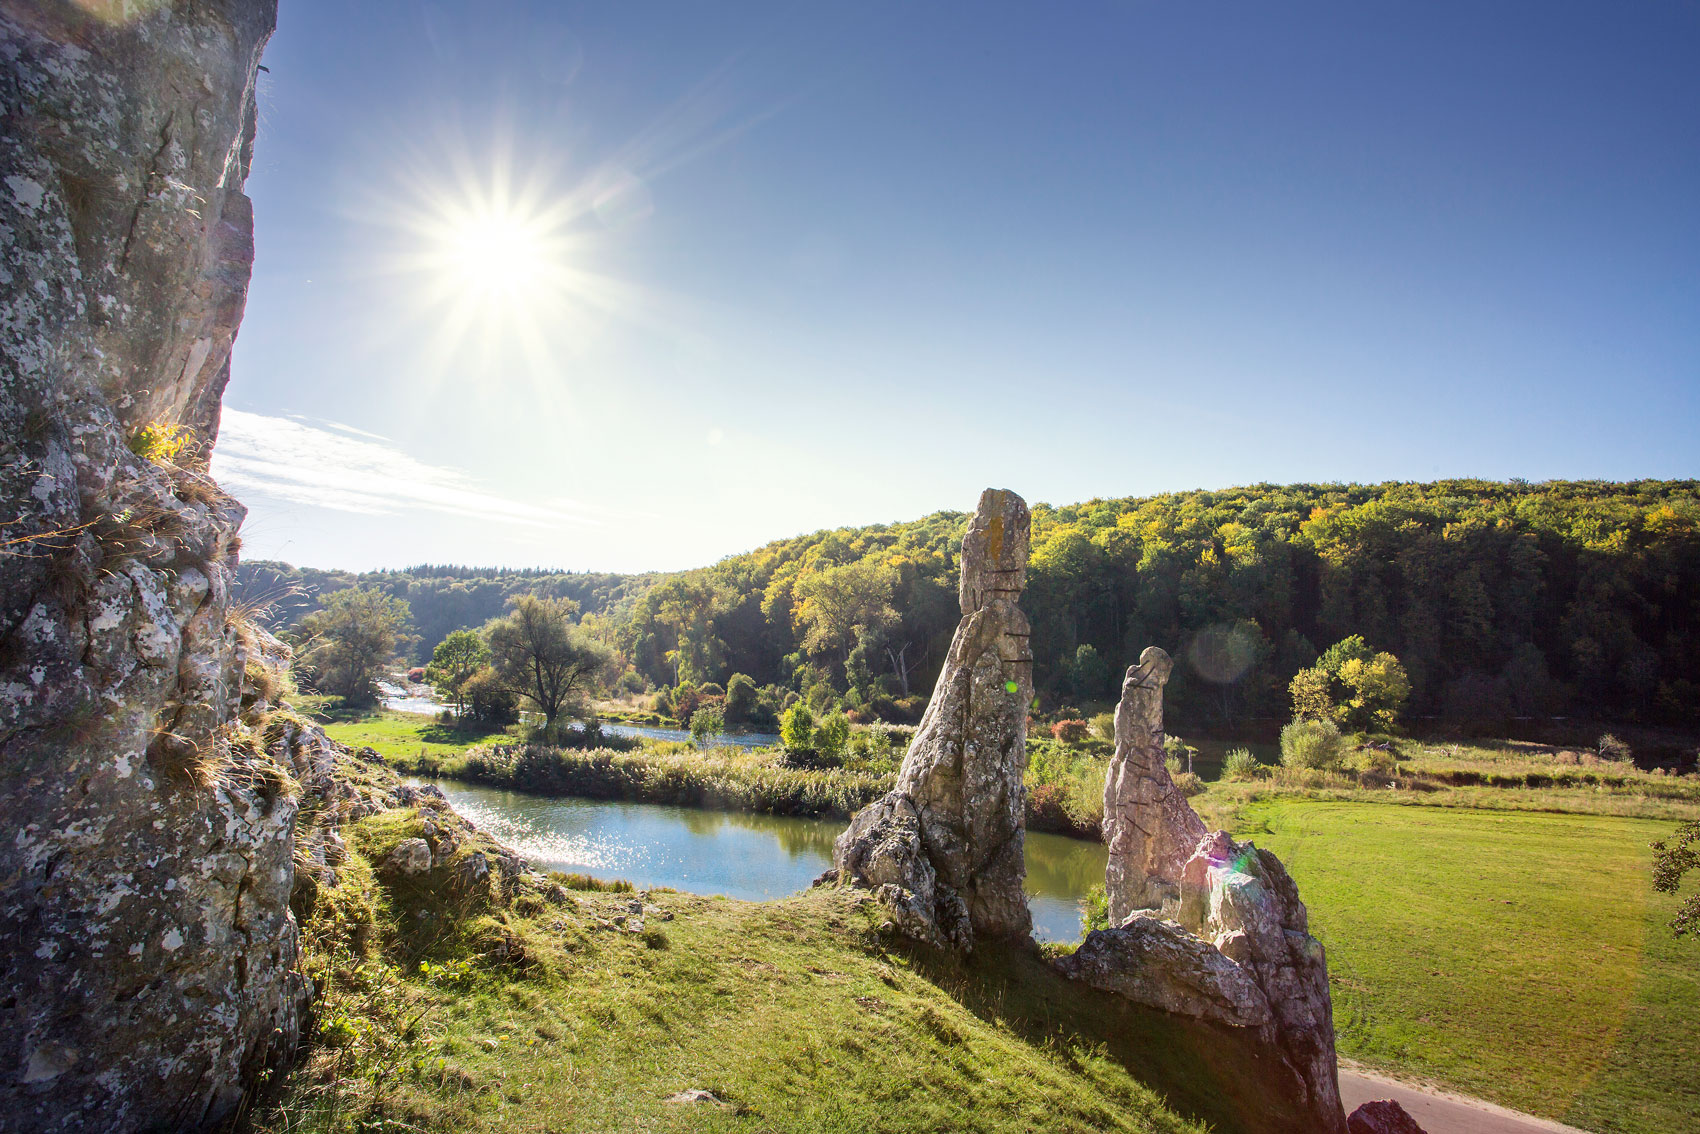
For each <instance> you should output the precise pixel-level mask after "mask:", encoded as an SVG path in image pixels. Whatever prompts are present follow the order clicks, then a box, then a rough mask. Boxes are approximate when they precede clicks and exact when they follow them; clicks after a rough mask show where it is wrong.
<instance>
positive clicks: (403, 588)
mask: <svg viewBox="0 0 1700 1134" xmlns="http://www.w3.org/2000/svg"><path fill="white" fill-rule="evenodd" d="M658 577H659V576H655V575H609V574H598V573H594V572H586V573H579V572H572V571H545V570H539V569H536V568H528V569H524V570H505V569H502V568H495V567H452V566H433V565H430V564H423V565H421V566H418V567H408V568H406V569H404V570H401V571H368V572H366V573H364V574H356V573H354V572H352V571H323V570H319V569H318V568H314V567H292V566H290V565H289V564H287V563H279V562H277V561H275V560H270V559H256V560H253V561H252V562H245V563H243V564H242V565H241V566H240V567H239V568H237V572H236V586H237V592H238V597H239V598H240V599H241V600H242V601H243V602H245V603H247V604H249V605H250V606H254V607H256V608H258V609H259V610H260V611H261V613H262V615H263V616H264V618H265V619H266V621H267V622H268V624H269V625H271V626H272V628H273V629H276V630H285V629H288V628H289V627H292V626H294V625H295V624H296V623H298V622H300V621H301V619H302V618H304V617H306V616H307V615H309V614H311V613H312V612H313V611H315V610H318V609H319V607H320V602H319V600H320V598H321V597H322V596H323V595H326V594H329V593H330V592H332V591H340V590H343V589H345V588H347V587H353V586H369V587H376V588H377V589H379V590H381V591H383V592H384V593H385V594H388V595H393V596H395V597H396V598H400V599H405V600H407V603H408V605H409V607H411V608H412V612H413V632H414V633H415V634H417V635H418V636H419V641H418V642H417V643H416V644H415V645H414V646H413V647H412V650H411V654H412V656H413V657H414V658H415V659H417V660H418V661H420V662H421V663H423V662H424V661H426V660H427V659H429V658H430V656H431V650H432V648H433V647H435V646H436V644H437V643H438V642H440V641H442V640H443V639H444V638H445V637H446V636H448V634H449V632H450V631H452V630H459V629H462V628H463V627H470V626H481V625H483V624H484V623H485V622H487V621H489V620H490V619H492V618H494V617H496V616H497V615H499V614H501V613H502V609H503V608H504V607H505V606H506V605H507V601H508V599H509V597H511V596H513V595H518V594H538V595H544V596H547V597H550V598H569V599H572V600H573V601H574V602H576V603H578V605H579V611H580V613H581V614H594V613H598V612H600V611H603V610H606V609H607V608H608V607H609V606H610V605H611V604H613V603H615V602H618V601H619V600H620V599H621V598H623V597H625V596H627V595H630V594H632V593H635V592H637V591H641V590H643V589H644V588H645V587H647V586H649V585H650V583H652V582H654V580H655V579H656V578H658Z"/></svg>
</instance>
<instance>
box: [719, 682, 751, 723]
mask: <svg viewBox="0 0 1700 1134" xmlns="http://www.w3.org/2000/svg"><path fill="white" fill-rule="evenodd" d="M757 697H758V693H757V691H756V683H755V679H754V678H752V677H750V676H749V675H748V674H745V673H734V674H733V675H732V676H731V677H730V678H729V679H728V680H727V682H726V719H727V720H729V721H744V720H748V719H749V718H750V714H752V713H753V712H755V710H756V700H757Z"/></svg>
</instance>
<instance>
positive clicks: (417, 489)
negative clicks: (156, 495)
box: [212, 406, 593, 527]
mask: <svg viewBox="0 0 1700 1134" xmlns="http://www.w3.org/2000/svg"><path fill="white" fill-rule="evenodd" d="M332 429H335V430H349V432H352V433H363V431H359V430H352V429H350V428H349V427H348V426H333V427H332ZM332 429H322V428H320V427H318V426H316V425H309V424H307V423H306V422H303V421H297V420H292V419H291V418H285V417H267V416H265V415H263V414H257V413H245V412H243V411H242V410H238V409H231V408H230V407H229V406H226V407H225V409H224V413H223V416H222V419H221V421H220V424H219V430H218V445H217V447H215V448H214V449H213V461H212V472H213V476H214V477H216V478H217V479H218V482H219V483H220V484H222V485H223V486H224V487H225V488H227V489H230V490H232V491H233V492H234V494H235V495H236V496H237V497H238V498H240V497H241V495H242V490H244V489H246V490H248V491H251V492H261V493H266V494H267V495H270V496H274V497H278V498H280V499H283V500H288V501H292V502H294V503H297V504H309V505H314V506H317V507H320V508H330V509H334V510H336V511H339V512H355V513H359V514H362V515H374V516H376V515H390V514H394V513H397V512H402V511H408V510H419V511H426V512H442V513H446V514H448V515H453V516H467V517H471V518H474V519H480V520H493V521H496V522H497V523H504V524H518V525H522V526H525V527H554V526H558V525H561V524H587V523H591V522H593V521H589V520H586V519H585V518H584V517H582V516H576V515H573V514H571V513H570V512H568V511H566V510H564V509H563V508H562V507H560V506H554V507H540V506H538V505H535V504H527V503H524V502H522V501H518V500H509V499H507V498H505V497H501V496H496V495H494V494H492V493H489V492H484V491H482V490H481V489H480V488H479V487H478V485H477V484H476V483H475V482H474V481H473V480H472V478H471V477H469V476H468V475H467V474H466V473H464V472H462V471H461V470H459V469H455V468H449V467H446V466H442V465H429V464H426V463H425V462H424V461H420V460H418V459H416V458H414V457H411V456H409V455H408V454H406V453H404V452H402V451H401V450H400V449H398V448H396V447H395V445H394V444H393V443H390V442H387V441H379V440H364V439H362V437H352V436H349V435H348V434H347V433H343V432H333V431H332ZM364 436H365V437H375V436H376V435H375V434H364ZM562 503H564V502H562Z"/></svg>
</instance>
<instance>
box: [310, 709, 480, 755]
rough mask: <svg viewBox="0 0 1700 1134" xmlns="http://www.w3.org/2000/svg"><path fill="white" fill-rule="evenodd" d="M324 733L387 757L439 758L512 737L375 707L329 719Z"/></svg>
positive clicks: (477, 727)
mask: <svg viewBox="0 0 1700 1134" xmlns="http://www.w3.org/2000/svg"><path fill="white" fill-rule="evenodd" d="M322 727H323V728H324V730H325V735H326V736H328V737H330V738H331V739H332V740H334V741H336V742H337V743H339V744H346V745H348V746H349V747H351V748H371V749H374V750H376V751H377V753H378V755H380V756H382V757H383V758H384V759H386V760H417V759H418V758H419V757H421V756H425V757H435V758H437V759H439V760H444V759H450V758H453V757H456V756H459V755H460V754H461V753H462V752H465V751H466V750H467V749H468V748H470V747H472V746H473V745H474V744H499V743H502V742H505V741H510V740H512V739H513V737H512V736H511V735H510V734H509V733H508V731H507V730H506V729H501V728H486V727H481V726H478V725H473V726H471V727H469V728H460V727H458V726H456V725H446V724H441V723H439V722H437V721H434V720H432V719H431V718H430V717H425V716H421V715H419V714H418V713H392V712H385V711H378V712H372V713H363V714H360V715H358V716H352V717H351V718H345V719H342V720H336V719H331V720H327V721H325V722H324V724H323V725H322Z"/></svg>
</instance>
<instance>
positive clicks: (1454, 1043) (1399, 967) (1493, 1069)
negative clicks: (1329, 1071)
mask: <svg viewBox="0 0 1700 1134" xmlns="http://www.w3.org/2000/svg"><path fill="white" fill-rule="evenodd" d="M1238 826H1239V831H1240V833H1241V835H1242V836H1245V835H1250V836H1251V837H1253V838H1254V839H1255V840H1256V842H1257V843H1258V844H1259V845H1261V846H1265V847H1267V848H1268V849H1270V850H1273V851H1274V852H1276V853H1277V854H1279V855H1280V856H1281V857H1282V859H1283V861H1284V862H1286V864H1287V865H1288V867H1289V869H1290V870H1291V871H1292V874H1293V876H1294V878H1295V879H1296V880H1297V881H1298V883H1299V886H1300V889H1301V891H1302V892H1303V893H1304V896H1305V900H1306V903H1307V904H1308V905H1309V906H1310V909H1311V911H1312V918H1313V927H1314V929H1315V931H1316V932H1317V934H1318V936H1319V937H1320V938H1321V939H1322V941H1323V943H1324V944H1325V945H1327V946H1328V949H1329V966H1330V971H1331V974H1332V980H1333V985H1334V994H1335V1005H1334V1009H1335V1022H1336V1027H1337V1029H1338V1031H1339V1035H1340V1050H1341V1052H1342V1054H1345V1055H1350V1056H1353V1057H1355V1058H1358V1059H1361V1060H1363V1061H1365V1062H1368V1063H1372V1064H1377V1065H1381V1066H1385V1067H1388V1068H1391V1069H1396V1070H1401V1071H1409V1072H1416V1073H1418V1074H1423V1075H1428V1076H1431V1077H1433V1078H1435V1079H1438V1080H1441V1081H1444V1082H1446V1083H1449V1084H1453V1085H1456V1086H1458V1087H1460V1088H1462V1089H1465V1090H1467V1091H1470V1092H1472V1093H1474V1094H1478V1095H1481V1096H1483V1097H1485V1098H1490V1099H1494V1100H1496V1101H1499V1102H1502V1103H1504V1104H1506V1105H1509V1106H1514V1107H1517V1108H1519V1109H1523V1110H1528V1111H1531V1112H1533V1113H1537V1114H1543V1115H1548V1116H1551V1117H1554V1118H1558V1119H1561V1120H1565V1121H1569V1122H1572V1123H1575V1124H1578V1125H1582V1126H1585V1127H1587V1128H1589V1129H1596V1130H1602V1131H1646V1132H1674V1131H1680V1130H1693V1129H1700V1065H1697V1064H1696V1063H1695V1062H1694V1059H1693V1052H1692V1034H1693V1027H1694V1020H1696V1019H1697V1018H1700V947H1696V945H1695V943H1693V942H1688V941H1682V942H1678V941H1674V940H1672V938H1671V936H1670V932H1669V930H1668V928H1666V926H1665V924H1664V923H1665V922H1666V921H1668V919H1669V917H1670V907H1671V902H1670V900H1669V899H1668V898H1665V897H1664V896H1661V895H1655V894H1653V893H1652V891H1651V886H1650V872H1649V863H1650V861H1651V852H1650V851H1649V850H1648V848H1647V843H1648V842H1649V841H1650V840H1651V839H1653V838H1657V837H1659V836H1660V835H1664V834H1668V833H1669V824H1667V823H1658V822H1647V821H1640V820H1630V819H1613V818H1601V817H1592V816H1588V817H1584V816H1572V815H1541V814H1521V813H1511V812H1480V811H1465V810H1458V809H1451V808H1448V809H1431V808H1421V807H1387V806H1375V805H1373V804H1347V803H1342V804H1326V803H1299V802H1273V803H1264V804H1254V805H1251V806H1250V807H1248V808H1246V809H1245V810H1244V811H1243V812H1242V813H1241V816H1240V823H1239V825H1238Z"/></svg>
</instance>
